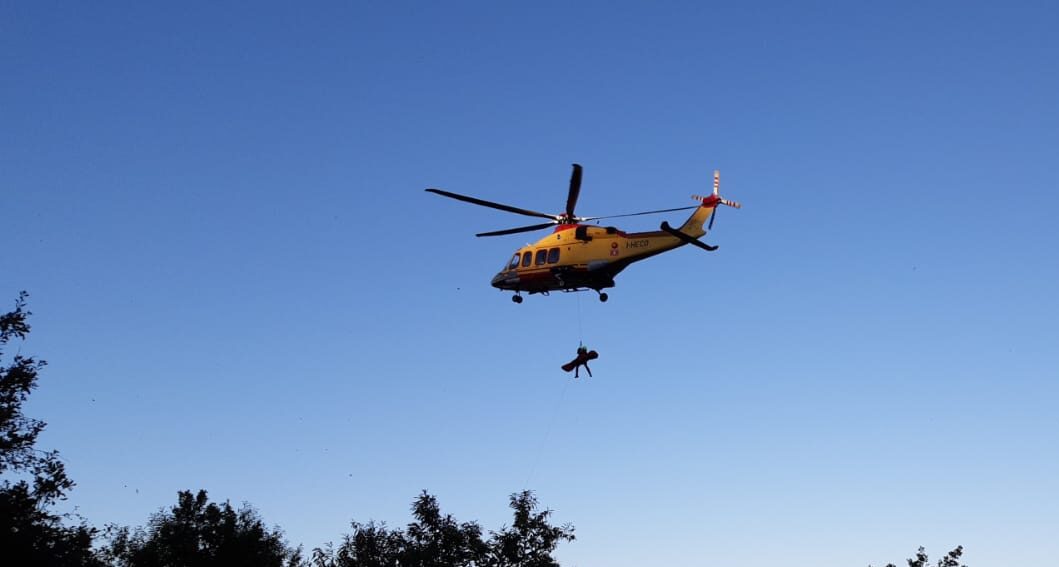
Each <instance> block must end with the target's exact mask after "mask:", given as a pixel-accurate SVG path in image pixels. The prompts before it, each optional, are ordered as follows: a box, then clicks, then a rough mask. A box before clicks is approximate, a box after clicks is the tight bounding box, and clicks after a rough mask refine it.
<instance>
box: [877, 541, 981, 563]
mask: <svg viewBox="0 0 1059 567" xmlns="http://www.w3.org/2000/svg"><path fill="white" fill-rule="evenodd" d="M961 556H963V546H962V545H957V546H956V549H954V550H952V551H950V552H948V553H947V554H946V555H945V557H942V558H941V559H938V564H937V565H938V567H967V566H966V565H964V564H963V563H960V557H961ZM907 561H908V567H930V559H929V558H928V557H927V552H926V550H925V549H923V548H922V547H920V548H919V551H917V552H916V556H915V557H913V558H912V559H908V560H907ZM886 567H897V566H896V565H894V564H893V563H887V564H886Z"/></svg>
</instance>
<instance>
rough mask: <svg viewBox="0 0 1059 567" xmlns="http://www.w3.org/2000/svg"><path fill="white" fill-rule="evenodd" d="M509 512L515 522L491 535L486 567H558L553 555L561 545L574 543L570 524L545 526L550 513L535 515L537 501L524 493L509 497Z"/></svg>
mask: <svg viewBox="0 0 1059 567" xmlns="http://www.w3.org/2000/svg"><path fill="white" fill-rule="evenodd" d="M510 506H511V509H512V510H514V512H515V522H514V523H513V524H512V525H511V527H504V528H502V529H501V530H500V531H499V532H493V533H492V538H490V545H489V547H490V553H489V561H488V563H487V565H490V566H492V567H558V566H559V563H558V562H557V561H556V560H555V559H554V558H553V557H552V552H553V551H555V548H556V547H558V546H559V543H561V542H563V541H574V539H575V538H574V528H573V526H571V525H570V524H564V525H562V526H553V525H551V524H549V523H548V518H549V517H550V516H551V514H552V511H551V510H542V511H540V512H538V511H537V498H536V497H535V496H533V493H532V492H530V491H528V490H524V491H522V492H519V493H516V494H512V495H511V502H510Z"/></svg>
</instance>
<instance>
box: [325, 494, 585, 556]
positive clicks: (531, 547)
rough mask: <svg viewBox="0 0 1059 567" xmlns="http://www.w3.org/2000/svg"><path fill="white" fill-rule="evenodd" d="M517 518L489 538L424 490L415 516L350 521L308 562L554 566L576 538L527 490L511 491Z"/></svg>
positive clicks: (413, 508) (416, 501)
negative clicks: (404, 523) (402, 524)
mask: <svg viewBox="0 0 1059 567" xmlns="http://www.w3.org/2000/svg"><path fill="white" fill-rule="evenodd" d="M511 508H512V509H513V510H514V513H515V522H514V524H513V525H512V526H511V527H510V528H508V527H504V528H503V529H501V530H500V531H499V532H491V533H490V538H489V540H488V541H486V540H485V539H483V537H482V529H481V527H480V526H479V525H478V524H477V523H475V522H463V523H459V522H457V521H456V520H455V519H454V518H453V517H452V516H450V515H442V513H441V509H440V507H439V506H438V502H437V498H435V497H434V496H432V495H430V494H428V493H427V492H426V491H424V492H423V493H422V494H420V495H419V496H418V497H417V498H416V500H415V502H413V503H412V515H413V517H414V518H415V521H413V522H412V523H410V524H408V527H407V528H406V529H404V530H399V529H395V530H390V529H387V527H386V525H385V524H375V523H368V524H359V523H356V522H354V523H353V533H352V534H351V535H347V536H345V538H344V540H343V542H342V545H341V546H339V547H338V549H337V550H336V549H334V548H333V547H332V546H331V545H326V546H324V547H323V548H317V549H315V550H313V557H312V561H311V563H310V564H311V566H312V567H393V566H395V565H401V566H412V567H464V566H466V567H469V566H480V567H486V566H488V567H552V566H558V562H556V561H555V559H554V558H553V557H552V552H554V551H555V548H556V547H557V546H558V545H559V543H560V542H562V541H572V540H573V539H574V535H573V531H574V530H573V528H572V527H570V526H569V525H564V526H562V527H556V526H552V525H550V524H549V523H548V518H549V517H550V515H551V511H550V510H544V511H539V512H538V511H537V500H536V498H534V496H533V493H531V492H529V491H525V492H521V493H518V494H513V495H511Z"/></svg>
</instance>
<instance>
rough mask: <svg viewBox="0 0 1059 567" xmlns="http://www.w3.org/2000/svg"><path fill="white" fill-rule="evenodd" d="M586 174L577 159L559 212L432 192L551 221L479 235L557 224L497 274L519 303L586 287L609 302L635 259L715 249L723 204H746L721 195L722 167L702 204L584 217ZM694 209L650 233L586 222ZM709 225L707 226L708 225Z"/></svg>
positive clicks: (496, 282)
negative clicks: (580, 201)
mask: <svg viewBox="0 0 1059 567" xmlns="http://www.w3.org/2000/svg"><path fill="white" fill-rule="evenodd" d="M581 175H582V167H581V166H580V165H579V164H576V163H575V164H573V173H572V174H571V175H570V190H569V192H568V193H567V197H566V210H565V211H563V212H562V213H559V214H548V213H541V212H537V211H532V210H529V209H523V208H519V207H512V206H511V205H504V204H501V203H494V202H492V201H486V200H484V199H478V198H475V197H468V196H466V195H460V194H458V193H452V192H450V191H444V190H441V189H436V188H430V189H427V190H426V191H427V192H429V193H434V194H437V195H441V196H443V197H449V198H451V199H456V200H458V201H463V202H465V203H471V204H474V205H480V206H483V207H490V208H493V209H499V210H501V211H507V212H509V213H516V214H519V215H525V216H529V217H538V218H545V219H548V222H544V223H540V224H534V225H529V226H521V227H517V228H508V229H504V230H494V231H490V232H480V233H478V234H476V235H475V236H479V237H483V236H502V235H506V234H516V233H519V232H530V231H535V230H541V229H545V228H549V227H553V226H554V227H555V228H554V231H553V232H552V233H551V234H549V235H548V236H545V237H544V238H541V239H540V240H538V241H537V242H536V243H535V244H527V245H526V246H523V247H521V248H519V249H518V250H516V251H515V253H514V255H512V256H511V259H510V260H509V261H508V262H507V263H506V264H505V265H504V268H503V269H501V270H500V272H499V273H497V274H496V275H495V276H493V279H492V281H491V283H492V286H493V287H495V288H497V289H499V290H501V291H505V290H506V291H513V292H515V295H514V296H512V298H511V300H512V301H514V302H515V303H522V293H527V294H530V295H532V294H535V293H539V294H541V295H545V296H546V295H548V294H549V292H552V291H565V292H574V291H585V290H593V291H595V292H596V293H598V294H599V300H600V301H607V299H608V296H607V294H606V293H605V292H604V291H603V290H604V289H608V288H611V287H614V285H615V284H614V278H615V277H616V276H617V275H618V274H619V273H621V271H622V270H624V269H625V268H627V267H629V265H630V264H632V263H634V262H639V261H640V260H646V259H647V258H650V257H651V256H656V255H658V254H661V253H663V252H668V251H670V250H673V249H676V248H679V247H681V246H684V245H685V244H691V245H693V246H697V247H699V248H702V249H703V250H707V251H711V252H712V251H714V250H717V246H711V245H709V244H706V243H705V242H702V241H701V240H699V238H700V237H702V236H704V235H705V234H706V233H707V232H708V231H709V230H710V229H712V228H713V221H714V218H715V217H716V214H717V207H718V205H727V206H729V207H734V208H736V209H738V208H741V207H742V205H740V204H739V203H737V202H735V201H729V200H727V199H725V198H723V197H721V196H720V194H719V191H720V183H721V174H720V171H714V172H713V192H712V193H711V194H709V195H706V196H701V195H692V196H691V198H692V199H693V200H695V201H697V202H698V204H697V205H693V206H690V207H677V208H673V209H660V210H655V211H643V212H639V213H628V214H623V215H609V216H602V217H579V216H577V215H575V214H574V207H575V206H576V205H577V197H578V195H579V194H580V192H581ZM690 209H695V211H694V212H693V213H691V216H690V217H689V218H688V219H687V220H686V221H684V224H682V225H680V226H679V227H677V228H673V227H672V226H670V225H669V223H667V222H664V221H663V222H662V224H661V226H660V227H659V230H657V231H650V232H624V231H621V230H618V229H617V228H615V227H613V226H594V225H587V224H583V223H587V222H591V221H597V223H596V224H597V225H598V221H599V220H601V219H611V218H619V217H633V216H640V215H654V214H660V213H668V212H673V211H686V210H690ZM707 222H708V223H709V224H707ZM703 225H706V227H705V228H703Z"/></svg>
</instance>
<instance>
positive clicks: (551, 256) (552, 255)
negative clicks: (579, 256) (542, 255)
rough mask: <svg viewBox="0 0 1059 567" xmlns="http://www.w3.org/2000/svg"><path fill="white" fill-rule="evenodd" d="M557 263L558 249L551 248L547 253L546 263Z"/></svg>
mask: <svg viewBox="0 0 1059 567" xmlns="http://www.w3.org/2000/svg"><path fill="white" fill-rule="evenodd" d="M558 261H559V249H558V248H552V249H551V250H549V251H548V263H549V264H554V263H556V262H558Z"/></svg>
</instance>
